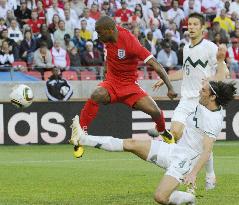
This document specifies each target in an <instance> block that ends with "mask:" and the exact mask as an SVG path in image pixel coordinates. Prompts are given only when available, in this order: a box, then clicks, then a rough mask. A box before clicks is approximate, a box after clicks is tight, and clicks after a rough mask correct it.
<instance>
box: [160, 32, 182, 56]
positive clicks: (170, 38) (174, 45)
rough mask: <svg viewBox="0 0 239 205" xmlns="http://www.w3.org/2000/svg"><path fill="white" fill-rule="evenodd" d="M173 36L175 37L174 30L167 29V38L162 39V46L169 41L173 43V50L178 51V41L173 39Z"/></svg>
mask: <svg viewBox="0 0 239 205" xmlns="http://www.w3.org/2000/svg"><path fill="white" fill-rule="evenodd" d="M172 37H173V34H172V32H171V31H169V30H168V31H166V32H165V38H164V39H163V40H162V42H161V44H162V47H164V44H165V43H169V44H170V45H171V48H172V50H174V51H175V52H177V50H178V43H177V42H176V41H174V40H173V39H172Z"/></svg>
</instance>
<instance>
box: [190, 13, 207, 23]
mask: <svg viewBox="0 0 239 205" xmlns="http://www.w3.org/2000/svg"><path fill="white" fill-rule="evenodd" d="M188 18H197V19H199V21H200V22H201V24H202V25H204V24H205V21H206V20H205V17H204V16H203V14H200V13H197V12H193V13H191V14H189V16H188Z"/></svg>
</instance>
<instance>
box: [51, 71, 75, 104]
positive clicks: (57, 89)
mask: <svg viewBox="0 0 239 205" xmlns="http://www.w3.org/2000/svg"><path fill="white" fill-rule="evenodd" d="M72 95H73V89H72V86H71V85H70V84H69V83H68V81H67V80H65V79H63V78H62V76H61V70H60V69H59V68H57V67H54V68H53V69H52V76H50V77H49V79H48V80H47V81H46V96H47V98H48V100H49V101H67V100H69V99H70V98H71V96H72Z"/></svg>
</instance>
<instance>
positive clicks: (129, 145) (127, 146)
mask: <svg viewBox="0 0 239 205" xmlns="http://www.w3.org/2000/svg"><path fill="white" fill-rule="evenodd" d="M135 144H136V141H135V140H134V139H125V140H124V150H125V151H127V152H133V151H134V149H135Z"/></svg>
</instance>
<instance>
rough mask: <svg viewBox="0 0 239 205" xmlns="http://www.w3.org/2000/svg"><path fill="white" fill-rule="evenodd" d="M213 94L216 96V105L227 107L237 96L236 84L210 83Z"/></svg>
mask: <svg viewBox="0 0 239 205" xmlns="http://www.w3.org/2000/svg"><path fill="white" fill-rule="evenodd" d="M209 84H210V86H209V87H210V88H211V89H210V90H211V94H212V95H215V96H216V100H215V101H216V104H217V105H221V106H223V107H224V106H226V105H227V104H228V103H229V102H230V101H231V100H232V99H234V96H235V95H236V90H237V88H236V86H235V85H236V83H235V82H229V83H225V82H222V81H218V82H216V81H210V82H209Z"/></svg>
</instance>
